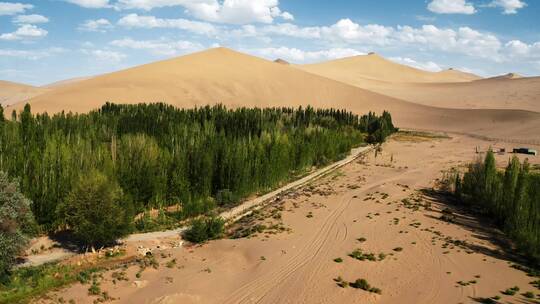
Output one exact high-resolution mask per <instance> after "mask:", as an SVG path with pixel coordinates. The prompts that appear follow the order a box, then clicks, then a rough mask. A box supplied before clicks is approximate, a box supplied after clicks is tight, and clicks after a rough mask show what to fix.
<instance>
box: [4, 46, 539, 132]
mask: <svg viewBox="0 0 540 304" xmlns="http://www.w3.org/2000/svg"><path fill="white" fill-rule="evenodd" d="M355 58H356V57H353V58H352V59H351V60H356V59H355ZM359 58H361V57H359ZM366 58H368V60H367V62H371V61H370V60H371V58H375V63H380V64H383V63H385V62H386V60H384V59H382V58H381V57H379V56H378V55H369V56H366ZM365 61H366V60H363V61H362V62H365ZM370 66H373V67H372V69H373V71H374V73H375V72H377V71H379V69H378V68H377V67H376V64H373V65H370ZM390 66H391V67H392V69H393V70H391V71H389V72H388V73H386V72H384V69H382V71H383V72H382V74H380V75H378V77H383V76H385V75H386V76H387V77H389V79H394V80H398V79H416V78H417V77H422V78H423V79H425V80H426V81H428V80H429V81H450V80H452V81H469V80H471V79H476V78H477V77H475V76H474V75H469V74H466V73H462V72H459V71H455V70H454V71H446V72H441V73H429V72H423V71H419V70H415V69H412V68H410V67H406V66H402V65H398V64H395V63H391V65H390ZM342 74H343V75H345V74H346V73H342ZM375 74H376V73H375ZM375 74H374V76H377V75H375ZM409 74H410V75H409ZM327 77H330V76H328V75H325V77H323V76H319V75H315V74H313V73H312V72H306V71H304V70H302V69H300V68H298V67H295V66H290V65H283V64H276V63H275V62H272V61H268V60H264V59H261V58H258V57H254V56H249V55H246V54H242V53H238V52H235V51H233V50H230V49H227V48H216V49H210V50H207V51H203V52H199V53H195V54H191V55H186V56H182V57H178V58H173V59H170V60H165V61H161V62H156V63H151V64H147V65H143V66H138V67H135V68H131V69H127V70H123V71H119V72H114V73H110V74H106V75H101V76H96V77H93V78H91V79H87V80H82V81H78V82H75V83H68V84H65V85H62V86H60V87H57V88H56V89H54V90H50V91H47V92H45V93H43V94H41V95H39V96H36V97H34V98H32V99H30V101H29V103H30V104H31V106H32V109H33V111H35V112H48V113H57V112H60V111H66V112H67V111H73V112H87V111H90V110H93V109H96V108H98V107H100V106H101V105H102V104H104V103H105V102H107V101H109V102H116V103H140V102H165V103H169V104H172V105H175V106H178V107H195V106H204V105H208V104H217V103H222V104H224V105H226V106H228V107H241V106H248V107H253V106H257V107H268V106H294V107H297V106H301V105H302V106H307V105H311V106H313V107H317V108H328V107H334V108H340V109H341V108H344V109H347V110H350V111H353V112H355V113H358V114H364V113H367V112H368V111H376V112H382V111H383V110H389V111H390V112H391V113H392V115H393V118H394V120H395V121H396V124H397V125H399V126H400V127H404V128H417V129H424V130H444V131H452V132H462V133H469V134H475V135H482V136H488V137H492V138H501V139H507V140H517V141H523V142H525V141H526V142H528V141H533V142H537V141H540V135H539V134H538V132H535V131H534V130H539V129H540V113H537V112H533V111H525V110H506V109H503V110H501V109H495V110H493V109H472V110H471V109H446V108H440V107H436V106H437V104H436V102H434V103H433V104H430V105H421V104H416V103H413V102H410V101H405V100H401V99H398V98H394V97H389V96H386V95H384V94H381V93H375V92H372V91H370V90H367V89H363V88H361V87H359V86H355V85H354V84H351V83H345V82H347V81H345V80H343V79H338V78H336V79H338V80H339V81H338V80H334V79H329V78H327ZM340 81H344V82H340ZM369 81H373V80H371V79H370V80H369ZM383 93H386V92H383ZM434 105H435V106H434ZM23 106H24V104H23V103H19V104H17V105H15V106H13V107H12V108H13V109H17V110H20V109H22V107H23ZM8 110H11V108H10V109H8Z"/></svg>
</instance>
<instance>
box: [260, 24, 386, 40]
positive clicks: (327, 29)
mask: <svg viewBox="0 0 540 304" xmlns="http://www.w3.org/2000/svg"><path fill="white" fill-rule="evenodd" d="M393 31H394V30H393V28H392V27H387V26H383V25H378V24H367V25H360V24H358V23H355V22H353V21H352V20H351V19H341V20H339V21H338V22H336V23H335V24H333V25H331V26H314V27H299V26H297V25H295V24H291V23H281V24H276V25H268V26H265V27H263V28H262V30H261V32H262V33H265V34H272V35H282V36H289V37H296V38H304V39H324V40H327V41H343V42H349V43H362V42H364V43H369V44H377V45H384V44H387V43H388V42H389V38H390V37H391V35H392V33H393Z"/></svg>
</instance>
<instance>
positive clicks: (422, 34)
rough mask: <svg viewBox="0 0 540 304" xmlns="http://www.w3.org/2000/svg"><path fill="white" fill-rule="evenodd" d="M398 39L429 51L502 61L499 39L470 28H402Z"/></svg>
mask: <svg viewBox="0 0 540 304" xmlns="http://www.w3.org/2000/svg"><path fill="white" fill-rule="evenodd" d="M396 38H397V39H398V41H400V42H402V43H406V44H410V45H414V44H417V45H421V46H423V47H425V48H427V49H436V50H443V51H449V52H455V53H461V54H466V55H471V56H477V57H483V58H491V59H495V60H500V58H499V57H500V56H499V53H498V52H499V50H500V48H501V42H500V41H499V39H498V38H497V37H496V36H494V35H493V34H489V33H482V32H479V31H476V30H474V29H472V28H469V27H460V28H459V29H457V30H454V29H441V28H438V27H436V26H434V25H424V26H422V27H421V28H413V27H410V26H400V27H398V31H397V32H396Z"/></svg>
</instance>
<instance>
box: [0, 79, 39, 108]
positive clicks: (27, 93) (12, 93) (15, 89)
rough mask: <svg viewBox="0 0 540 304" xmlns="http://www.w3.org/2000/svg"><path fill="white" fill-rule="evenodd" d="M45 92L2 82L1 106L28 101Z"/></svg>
mask: <svg viewBox="0 0 540 304" xmlns="http://www.w3.org/2000/svg"><path fill="white" fill-rule="evenodd" d="M44 91H45V90H44V89H42V88H38V87H33V86H29V85H26V84H20V83H14V82H9V81H3V80H0V104H1V105H2V106H9V105H12V104H15V103H18V102H21V101H25V100H28V99H30V98H32V97H34V96H36V95H39V94H41V93H43V92H44Z"/></svg>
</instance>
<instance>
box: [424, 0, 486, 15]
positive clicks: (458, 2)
mask: <svg viewBox="0 0 540 304" xmlns="http://www.w3.org/2000/svg"><path fill="white" fill-rule="evenodd" d="M427 8H428V10H430V11H432V12H434V13H436V14H466V15H472V14H474V13H476V9H475V8H474V5H473V4H472V3H470V2H467V1H465V0H432V1H431V2H430V3H429V4H428V6H427Z"/></svg>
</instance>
